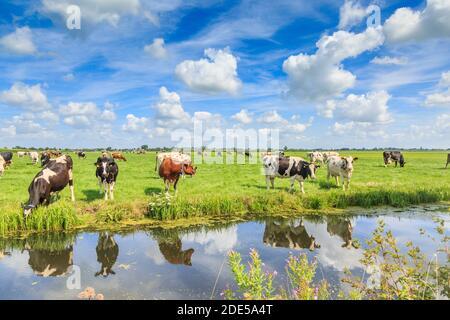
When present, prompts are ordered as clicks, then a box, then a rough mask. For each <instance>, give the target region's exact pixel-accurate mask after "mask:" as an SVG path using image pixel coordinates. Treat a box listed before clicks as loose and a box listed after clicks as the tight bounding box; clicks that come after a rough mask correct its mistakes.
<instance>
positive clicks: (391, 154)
mask: <svg viewBox="0 0 450 320" xmlns="http://www.w3.org/2000/svg"><path fill="white" fill-rule="evenodd" d="M383 159H384V166H385V167H387V165H388V164H390V163H391V162H394V163H395V167H397V162H400V167H401V168H403V167H404V166H405V163H406V161H405V159H404V158H403V154H402V153H401V152H400V151H384V152H383Z"/></svg>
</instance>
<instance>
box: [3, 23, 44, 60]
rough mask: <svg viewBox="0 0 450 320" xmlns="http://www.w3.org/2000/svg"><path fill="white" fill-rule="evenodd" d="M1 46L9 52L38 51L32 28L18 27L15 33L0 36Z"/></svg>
mask: <svg viewBox="0 0 450 320" xmlns="http://www.w3.org/2000/svg"><path fill="white" fill-rule="evenodd" d="M0 46H2V47H3V48H4V49H6V50H7V51H8V52H11V53H14V54H21V55H29V54H34V53H36V51H37V50H36V47H35V46H34V43H33V37H32V33H31V30H30V28H28V27H23V28H17V29H16V30H15V31H14V32H13V33H10V34H7V35H6V36H3V37H2V38H0Z"/></svg>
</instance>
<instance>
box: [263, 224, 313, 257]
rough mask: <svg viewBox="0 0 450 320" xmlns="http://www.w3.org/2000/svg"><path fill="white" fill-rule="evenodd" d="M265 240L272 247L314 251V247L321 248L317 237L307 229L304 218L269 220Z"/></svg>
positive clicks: (265, 230)
mask: <svg viewBox="0 0 450 320" xmlns="http://www.w3.org/2000/svg"><path fill="white" fill-rule="evenodd" d="M263 242H264V244H267V245H269V246H272V247H284V248H290V249H309V250H310V251H314V249H317V248H320V244H318V243H317V242H316V238H314V236H312V235H310V234H309V233H308V231H307V230H306V228H305V225H304V223H303V219H300V220H299V221H298V220H297V221H295V220H294V221H286V220H284V221H267V222H266V227H265V229H264V236H263Z"/></svg>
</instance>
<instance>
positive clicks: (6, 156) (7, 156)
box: [0, 151, 13, 162]
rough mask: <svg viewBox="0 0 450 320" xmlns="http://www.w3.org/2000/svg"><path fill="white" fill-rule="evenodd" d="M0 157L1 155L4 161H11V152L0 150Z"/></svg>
mask: <svg viewBox="0 0 450 320" xmlns="http://www.w3.org/2000/svg"><path fill="white" fill-rule="evenodd" d="M0 157H2V158H3V160H5V161H6V162H8V161H12V158H13V153H12V152H10V151H7V152H0Z"/></svg>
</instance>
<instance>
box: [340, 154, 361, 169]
mask: <svg viewBox="0 0 450 320" xmlns="http://www.w3.org/2000/svg"><path fill="white" fill-rule="evenodd" d="M341 160H342V165H341V168H342V169H344V170H346V171H352V170H353V161H356V160H358V157H355V158H353V157H341Z"/></svg>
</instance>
